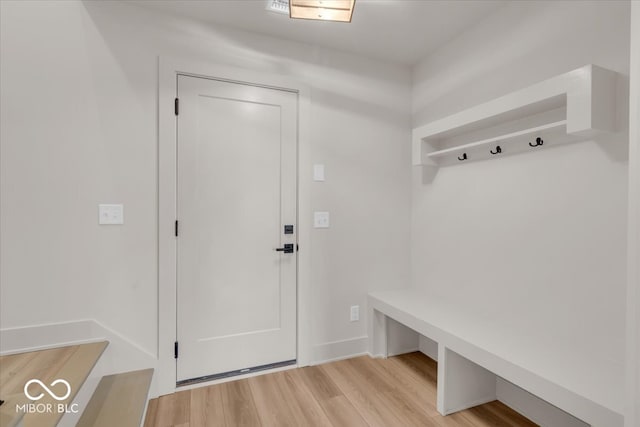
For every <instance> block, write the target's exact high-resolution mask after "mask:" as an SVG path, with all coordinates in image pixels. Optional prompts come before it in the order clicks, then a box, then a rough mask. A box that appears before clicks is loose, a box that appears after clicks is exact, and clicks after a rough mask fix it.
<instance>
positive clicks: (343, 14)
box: [289, 0, 356, 22]
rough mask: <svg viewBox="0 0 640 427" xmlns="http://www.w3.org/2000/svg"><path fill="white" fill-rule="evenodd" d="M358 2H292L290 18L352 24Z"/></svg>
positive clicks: (290, 2)
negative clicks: (354, 9) (354, 8)
mask: <svg viewBox="0 0 640 427" xmlns="http://www.w3.org/2000/svg"><path fill="white" fill-rule="evenodd" d="M355 3H356V0H290V1H289V16H290V17H291V18H294V19H316V20H320V21H337V22H351V16H352V15H353V7H354V6H355Z"/></svg>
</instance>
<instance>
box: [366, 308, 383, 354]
mask: <svg viewBox="0 0 640 427" xmlns="http://www.w3.org/2000/svg"><path fill="white" fill-rule="evenodd" d="M369 354H371V356H372V357H383V358H385V359H386V358H387V356H388V352H387V316H385V315H384V314H382V313H381V312H379V311H378V310H375V309H371V311H370V313H369Z"/></svg>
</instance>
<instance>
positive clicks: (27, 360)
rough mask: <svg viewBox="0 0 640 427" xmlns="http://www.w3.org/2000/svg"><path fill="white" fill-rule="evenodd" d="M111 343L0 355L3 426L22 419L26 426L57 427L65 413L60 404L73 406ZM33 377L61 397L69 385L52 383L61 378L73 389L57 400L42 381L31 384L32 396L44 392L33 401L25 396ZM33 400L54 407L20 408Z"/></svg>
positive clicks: (0, 421) (0, 410)
mask: <svg viewBox="0 0 640 427" xmlns="http://www.w3.org/2000/svg"><path fill="white" fill-rule="evenodd" d="M108 344H109V343H108V342H107V341H100V342H95V343H89V344H79V345H71V346H66V347H58V348H52V349H47V350H38V351H30V352H26V353H18V354H11V355H6V356H0V399H1V400H4V401H5V403H4V404H2V406H0V425H2V426H3V427H4V426H14V425H19V424H20V422H22V425H24V426H25V427H30V426H38V427H49V426H55V425H56V424H57V423H58V422H59V421H60V418H62V416H63V415H64V410H63V411H60V410H59V408H60V406H59V405H66V406H64V407H65V408H69V407H70V406H71V403H72V402H73V399H74V398H75V396H76V394H77V393H78V390H80V387H82V384H83V383H84V382H85V380H86V379H87V377H88V376H89V373H90V372H91V370H92V369H93V367H94V366H95V364H96V362H97V361H98V359H99V358H100V356H101V355H102V353H103V352H104V349H105V348H106V347H107V345H108ZM32 379H35V380H38V381H41V382H42V384H44V385H45V386H46V387H47V388H49V389H51V391H52V392H53V393H54V394H56V395H58V396H63V395H65V394H66V391H67V390H66V387H65V386H64V384H60V383H58V384H57V385H55V386H51V383H53V382H54V381H56V380H58V379H62V380H65V381H67V382H68V383H69V386H70V389H71V390H70V393H69V396H68V397H66V398H65V399H63V400H60V401H58V400H56V399H54V397H53V396H51V395H50V394H49V393H47V392H46V390H44V389H43V388H42V387H41V386H40V385H39V384H31V385H30V386H29V388H28V391H29V392H30V393H31V395H32V396H38V395H39V394H41V393H42V394H43V396H42V398H40V399H39V400H37V401H31V400H30V399H28V398H27V396H25V394H24V387H25V384H26V383H27V382H28V381H30V380H32ZM30 403H35V404H37V405H39V407H40V408H46V407H47V406H49V407H50V408H51V409H52V410H51V411H44V412H42V411H41V412H34V413H32V412H28V413H24V410H21V409H20V407H21V406H22V405H25V404H30ZM42 405H44V406H42Z"/></svg>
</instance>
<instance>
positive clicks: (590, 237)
mask: <svg viewBox="0 0 640 427" xmlns="http://www.w3.org/2000/svg"><path fill="white" fill-rule="evenodd" d="M590 63H593V64H597V65H600V66H603V67H606V68H609V69H612V70H615V71H617V72H619V73H621V74H622V75H623V76H624V78H623V79H622V80H621V84H620V85H619V86H620V87H619V93H620V95H621V101H622V102H621V104H622V105H624V103H625V102H626V96H625V90H626V88H627V87H628V75H629V2H612V1H603V2H580V1H562V2H524V1H522V2H520V1H519V2H512V3H509V4H508V5H507V6H505V7H504V8H501V9H499V10H498V11H497V13H495V14H493V15H491V16H490V17H488V18H487V19H486V20H484V21H483V22H481V23H479V24H478V25H477V26H475V27H473V28H471V29H469V30H468V31H467V32H465V33H463V34H461V35H460V36H458V37H457V38H455V39H454V40H452V41H451V42H449V43H448V44H446V45H444V46H442V47H441V48H440V49H439V50H438V51H437V52H435V53H434V54H433V55H431V56H430V57H428V58H426V59H425V60H424V61H422V62H421V63H420V64H418V66H417V67H416V68H415V70H414V74H413V79H414V82H413V84H414V92H413V95H414V97H413V124H414V126H417V125H422V124H425V123H428V122H429V121H431V120H434V119H437V118H440V117H443V116H446V115H448V114H451V113H454V112H457V111H459V110H461V109H464V108H467V107H471V106H473V105H476V104H478V103H481V102H484V101H488V100H491V99H493V98H495V97H498V96H501V95H504V94H506V93H509V92H510V91H512V90H516V89H519V88H522V87H526V86H528V85H530V84H533V83H536V82H538V81H541V80H544V79H546V78H549V77H552V76H554V75H557V74H561V73H564V72H566V71H570V70H572V69H575V68H578V67H580V66H583V65H586V64H590ZM626 115H627V110H626V109H625V108H624V107H623V108H621V110H620V111H619V117H620V120H619V121H620V129H622V131H621V132H620V133H618V134H615V135H610V136H606V137H603V138H601V139H598V140H596V141H587V142H581V143H577V144H570V145H565V146H559V147H555V148H548V149H544V150H538V151H535V152H527V153H524V154H521V155H514V156H509V157H504V158H500V159H494V160H488V161H483V162H476V163H469V164H464V165H456V166H452V167H448V168H441V169H440V170H439V172H438V174H437V176H436V177H435V180H434V181H433V182H432V183H430V184H423V183H422V182H421V173H420V170H419V168H415V169H414V172H413V185H412V188H413V196H412V197H413V199H412V200H413V207H412V266H413V268H412V283H413V284H414V285H415V286H418V287H423V288H427V289H428V290H429V291H430V292H433V293H436V294H439V295H441V296H443V297H445V298H451V299H455V300H456V301H457V302H458V303H460V304H463V305H467V306H469V307H470V309H473V310H477V311H480V312H483V313H486V314H487V315H488V316H490V317H493V318H495V319H498V320H499V321H503V322H504V323H505V325H507V326H508V327H512V328H514V329H516V330H518V332H520V333H522V334H525V335H530V336H535V335H547V336H550V337H552V339H555V340H556V342H557V343H558V344H559V345H560V344H567V345H572V346H574V347H576V348H577V349H583V350H584V351H588V352H590V353H591V354H595V355H596V356H601V357H605V358H606V359H607V360H612V361H614V362H615V363H618V364H622V363H623V357H624V345H625V316H624V313H625V310H624V307H625V268H626V260H625V258H626V233H627V228H626V209H627V136H626V129H627V120H626Z"/></svg>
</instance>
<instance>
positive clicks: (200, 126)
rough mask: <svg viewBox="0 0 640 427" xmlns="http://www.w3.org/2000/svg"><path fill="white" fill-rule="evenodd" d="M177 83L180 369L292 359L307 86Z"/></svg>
mask: <svg viewBox="0 0 640 427" xmlns="http://www.w3.org/2000/svg"><path fill="white" fill-rule="evenodd" d="M177 84H178V99H179V109H178V116H177V129H178V131H177V159H178V160H177V177H178V182H177V189H178V191H177V217H178V223H177V235H178V236H177V237H176V239H177V341H178V350H179V351H178V358H177V381H178V382H183V381H187V380H190V379H196V378H202V377H210V376H215V375H220V374H226V373H233V372H234V371H241V370H242V371H244V370H246V369H249V368H258V367H264V366H266V365H271V364H278V363H284V362H293V361H295V359H296V270H297V268H296V263H297V245H296V240H297V239H296V235H297V229H296V227H295V225H296V217H297V212H296V204H297V202H296V198H297V188H296V185H297V160H296V159H297V153H296V149H297V108H298V97H297V94H296V93H293V92H288V91H284V90H277V89H271V88H265V87H259V86H252V85H246V84H240V83H233V82H227V81H219V80H212V79H205V78H198V77H191V76H182V75H180V76H178V82H177ZM285 226H293V232H292V233H289V231H290V230H287V233H285ZM287 228H290V227H287ZM287 244H288V245H290V247H291V248H293V252H292V253H285V252H284V251H277V250H276V249H278V248H280V249H281V248H283V247H285V246H286V245H287Z"/></svg>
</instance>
